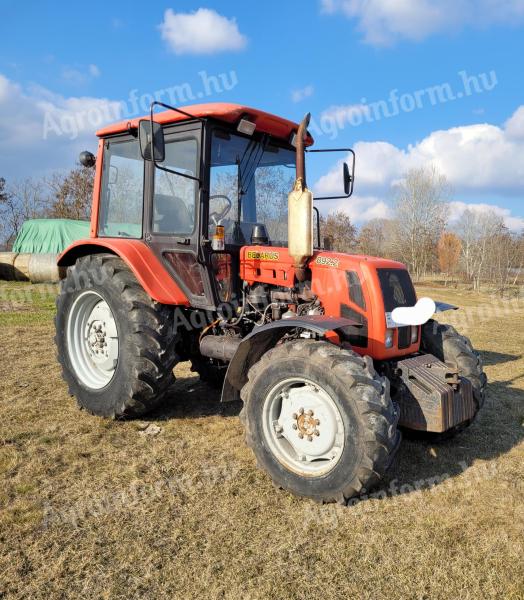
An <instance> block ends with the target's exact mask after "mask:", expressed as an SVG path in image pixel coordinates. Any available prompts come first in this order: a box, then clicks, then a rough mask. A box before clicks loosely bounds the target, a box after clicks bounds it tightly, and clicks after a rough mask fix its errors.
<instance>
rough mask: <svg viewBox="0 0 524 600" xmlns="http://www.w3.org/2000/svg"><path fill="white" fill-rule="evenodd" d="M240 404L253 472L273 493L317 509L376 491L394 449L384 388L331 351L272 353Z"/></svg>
mask: <svg viewBox="0 0 524 600" xmlns="http://www.w3.org/2000/svg"><path fill="white" fill-rule="evenodd" d="M241 397H242V400H243V402H244V406H243V409H242V411H241V413H240V419H241V421H242V423H243V425H244V428H245V435H246V442H247V444H248V446H250V448H251V449H252V450H253V452H254V454H255V457H256V459H257V463H258V466H259V467H260V468H261V469H263V470H265V471H266V472H267V473H268V474H269V476H270V477H271V479H272V480H273V483H274V484H275V486H277V487H279V488H283V489H285V490H288V491H290V492H292V493H294V494H296V495H298V496H303V497H307V498H312V499H313V500H316V501H317V502H338V503H341V504H345V503H346V502H347V500H348V499H349V498H351V497H353V496H355V495H357V494H359V493H360V494H362V493H364V491H367V490H369V489H370V488H372V487H374V486H375V485H376V484H377V483H378V482H379V481H380V479H381V477H382V476H383V475H384V474H385V472H386V470H387V469H388V468H389V466H390V465H391V463H392V461H393V458H394V455H395V453H396V450H397V449H398V446H399V444H400V432H399V431H398V429H397V423H398V418H399V411H398V408H397V406H396V405H395V404H393V402H392V401H391V398H390V394H389V380H388V379H386V378H385V377H380V376H379V375H378V374H377V373H376V371H375V369H374V367H373V362H372V360H371V359H370V358H368V357H366V358H362V357H361V356H359V355H357V354H355V353H354V352H352V351H350V350H344V349H342V348H340V347H338V346H336V345H334V344H330V343H327V342H322V341H314V340H295V341H291V342H286V343H283V344H280V345H278V346H276V347H275V348H273V349H271V350H269V351H268V352H267V353H266V354H264V355H263V356H262V358H261V359H260V360H259V361H258V362H257V363H256V364H254V365H253V366H252V367H251V369H250V370H249V373H248V382H247V383H246V384H245V386H244V387H243V388H242V390H241ZM323 434H324V435H323ZM308 444H310V445H308ZM308 453H309V454H308Z"/></svg>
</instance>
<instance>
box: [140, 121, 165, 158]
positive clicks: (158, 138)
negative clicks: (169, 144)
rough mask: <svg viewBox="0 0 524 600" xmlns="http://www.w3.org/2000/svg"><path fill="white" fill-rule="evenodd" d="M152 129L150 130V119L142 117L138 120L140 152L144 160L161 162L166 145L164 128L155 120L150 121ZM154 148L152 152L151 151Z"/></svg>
mask: <svg viewBox="0 0 524 600" xmlns="http://www.w3.org/2000/svg"><path fill="white" fill-rule="evenodd" d="M152 124H153V131H151V120H150V119H142V120H141V121H139V122H138V140H139V142H140V154H141V155H142V158H143V159H144V160H153V157H154V159H155V162H163V161H164V159H165V157H166V146H165V142H164V130H163V129H162V125H161V124H160V123H157V122H156V121H153V122H152ZM152 149H153V150H154V153H153V152H152Z"/></svg>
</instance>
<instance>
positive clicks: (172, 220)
mask: <svg viewBox="0 0 524 600" xmlns="http://www.w3.org/2000/svg"><path fill="white" fill-rule="evenodd" d="M193 225H194V218H193V215H192V214H191V213H190V212H189V210H188V208H187V206H186V204H185V202H184V201H183V200H182V198H179V197H178V196H169V195H168V194H155V201H154V217H153V231H154V232H155V233H185V234H189V233H191V232H192V231H193Z"/></svg>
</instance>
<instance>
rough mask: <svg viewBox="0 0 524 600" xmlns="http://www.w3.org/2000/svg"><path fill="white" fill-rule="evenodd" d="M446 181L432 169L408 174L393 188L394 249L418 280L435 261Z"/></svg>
mask: <svg viewBox="0 0 524 600" xmlns="http://www.w3.org/2000/svg"><path fill="white" fill-rule="evenodd" d="M449 193H450V188H449V184H448V182H447V179H446V177H445V176H444V175H442V174H441V173H439V172H438V171H437V170H436V169H435V168H434V167H423V168H420V169H413V170H411V171H409V172H408V173H407V174H406V176H405V178H404V180H403V181H402V182H401V183H400V184H399V185H398V186H397V196H396V206H395V209H396V220H397V238H396V246H397V249H398V252H399V254H400V256H401V257H402V260H403V261H404V262H406V263H407V264H408V266H409V268H410V270H411V272H412V273H413V274H414V275H415V277H417V278H420V277H421V276H422V275H423V274H424V273H426V272H427V271H428V270H429V269H430V268H431V267H432V266H433V263H434V261H435V259H436V246H437V242H438V240H439V238H440V236H441V234H442V231H443V230H444V227H445V226H446V208H447V204H446V200H447V199H448V197H449Z"/></svg>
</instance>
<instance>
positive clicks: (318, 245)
mask: <svg viewBox="0 0 524 600" xmlns="http://www.w3.org/2000/svg"><path fill="white" fill-rule="evenodd" d="M313 210H314V211H315V213H316V215H317V247H318V248H319V249H320V248H321V247H322V246H321V245H320V211H319V210H318V208H317V207H316V206H314V207H313Z"/></svg>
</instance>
